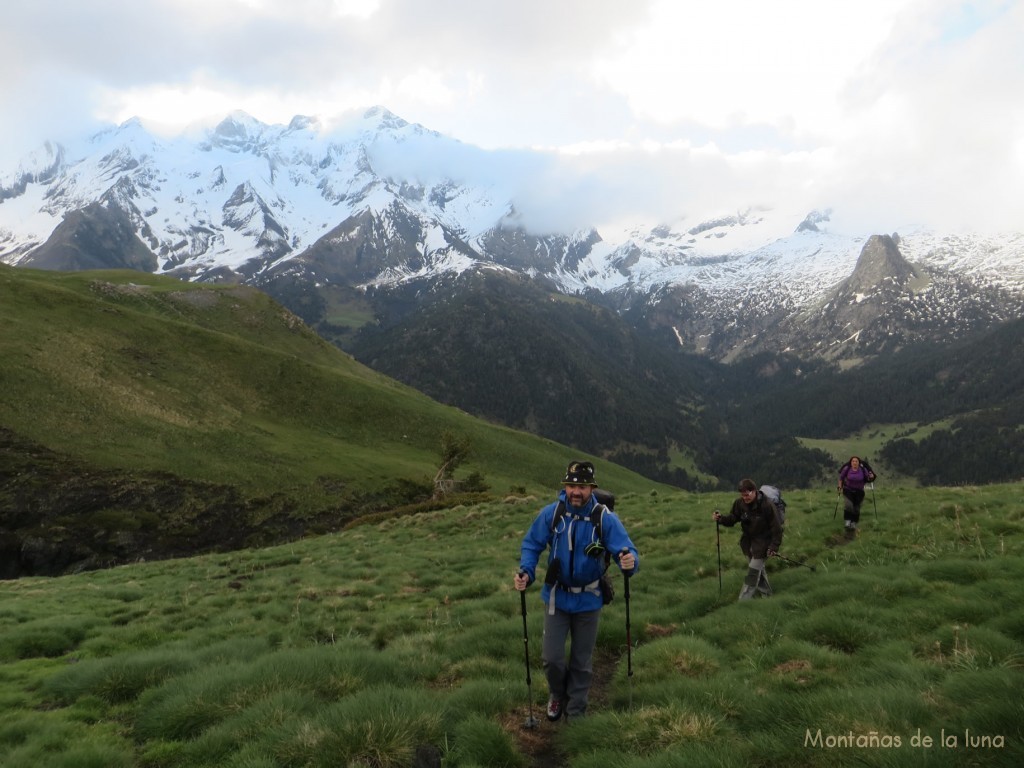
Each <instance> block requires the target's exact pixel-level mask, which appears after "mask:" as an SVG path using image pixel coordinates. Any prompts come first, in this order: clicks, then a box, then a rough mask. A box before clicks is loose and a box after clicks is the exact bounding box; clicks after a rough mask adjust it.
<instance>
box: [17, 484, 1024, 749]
mask: <svg viewBox="0 0 1024 768" xmlns="http://www.w3.org/2000/svg"><path fill="white" fill-rule="evenodd" d="M1022 490H1024V489H1022V488H1021V486H1020V485H1006V486H986V487H981V488H959V489H931V488H929V489H924V490H914V491H908V490H901V489H895V490H886V489H884V488H880V489H879V490H878V491H877V498H876V499H875V501H876V507H877V512H876V510H875V508H874V507H872V506H871V505H870V502H869V505H868V506H867V507H866V508H865V511H864V516H863V518H862V523H863V526H862V532H861V535H860V537H859V538H858V539H857V540H855V541H853V542H849V543H845V544H840V541H841V539H840V538H839V537H837V535H836V534H838V533H839V531H840V527H841V515H840V516H839V517H840V519H839V520H833V511H834V507H833V502H834V499H835V496H834V493H832V492H831V490H830V489H822V490H818V491H805V492H794V493H791V494H789V495H788V496H789V498H788V500H789V509H788V519H787V532H786V539H785V541H784V544H783V554H784V555H785V556H787V557H788V558H790V559H791V560H794V561H798V562H799V561H802V562H805V563H806V564H808V565H814V567H815V570H814V571H811V570H810V569H809V568H805V567H800V566H796V565H792V564H789V563H786V562H783V561H781V560H777V559H776V560H772V561H770V563H769V577H770V579H771V582H772V584H773V586H774V588H775V596H774V597H772V598H771V599H768V600H763V599H762V600H754V601H750V602H745V603H738V602H737V601H736V599H735V598H736V594H737V593H738V591H739V587H740V582H741V580H742V576H743V572H744V569H745V563H744V561H743V559H742V556H741V555H740V553H739V550H738V548H737V546H736V543H737V539H738V531H736V530H735V529H733V530H729V529H722V531H721V538H720V546H721V572H720V571H719V567H718V563H719V560H718V547H717V543H718V542H716V529H715V527H714V525H713V524H712V523H711V519H710V516H711V512H712V510H713V509H714V508H716V507H721V508H725V507H726V505H727V504H729V503H730V502H731V500H732V497H731V495H724V494H722V495H719V494H711V495H704V496H696V495H690V494H683V493H678V494H649V493H648V494H629V493H627V494H623V495H622V497H621V498H620V502H619V504H618V505H617V508H618V511H619V513H620V514H621V516H622V517H623V519H624V520H625V521H626V523H627V525H628V527H629V529H630V532H631V534H632V537H633V539H634V540H635V542H636V543H637V545H638V548H639V550H640V553H641V558H642V559H641V570H640V573H639V574H638V575H637V576H636V577H634V578H633V579H632V580H631V582H630V584H631V597H630V603H629V606H630V618H631V638H632V641H633V648H632V649H631V653H630V654H627V653H626V639H627V635H626V630H625V615H626V614H625V607H626V606H625V602H624V599H623V595H624V590H623V583H622V580H621V577H620V576H618V575H617V576H616V579H615V581H616V592H617V596H616V599H615V602H613V604H612V605H611V606H609V607H608V608H607V609H606V610H605V612H604V613H603V615H602V623H601V628H600V632H599V637H598V650H597V660H598V663H597V672H598V674H597V679H596V682H595V686H594V690H593V693H592V705H591V711H590V716H589V717H588V718H587V719H585V720H583V721H579V722H577V723H575V724H573V725H571V726H569V727H566V726H565V725H564V724H558V725H550V724H548V723H547V722H542V723H541V724H540V727H539V728H537V729H535V730H531V731H527V730H524V729H523V728H522V727H521V726H522V724H523V722H524V721H525V719H526V717H527V716H528V714H530V712H531V711H532V713H533V715H534V716H540V717H541V719H542V720H543V716H542V707H543V703H544V701H545V699H546V689H545V685H544V678H543V674H542V672H541V664H540V641H541V622H542V611H543V607H542V605H541V604H540V601H539V600H538V591H537V589H536V588H531V589H530V590H529V591H528V594H527V597H528V600H527V637H528V640H529V642H528V643H527V644H526V648H527V651H528V654H529V659H530V666H531V670H532V683H531V685H530V686H529V687H528V686H527V684H526V681H525V672H526V670H525V659H524V653H523V650H524V643H523V623H522V621H523V619H522V614H521V604H520V598H519V595H518V594H517V593H516V592H514V590H512V588H511V578H512V574H513V571H514V569H515V566H516V563H517V562H518V550H519V543H520V540H521V537H522V534H523V532H524V530H525V529H526V527H527V526H528V525H529V523H530V521H531V520H532V518H533V516H534V514H535V513H536V510H537V508H538V507H539V506H540V505H541V504H542V503H543V502H544V501H546V500H547V498H546V497H545V498H537V499H533V500H528V501H526V503H518V504H513V503H500V502H492V503H487V504H482V505H469V506H465V507H461V508H457V509H446V510H439V511H433V512H428V513H424V514H421V515H415V516H408V517H403V518H397V519H391V520H387V521H384V522H380V523H374V524H366V525H362V526H359V527H354V528H351V529H349V530H346V531H343V532H340V533H336V534H330V535H326V536H322V537H317V538H311V539H306V540H303V541H298V542H294V543H291V544H287V545H283V546H277V547H270V548H265V549H260V550H246V551H237V552H232V553H224V554H216V555H205V556H201V557H196V558H191V559H184V560H176V561H164V562H159V563H148V564H139V565H131V566H124V567H119V568H114V569H109V570H105V571H96V572H90V573H83V574H78V575H75V576H66V577H61V578H57V579H36V578H31V579H22V580H19V581H16V582H3V583H0V621H2V622H3V625H4V627H5V630H4V632H3V633H2V635H0V661H2V662H3V663H2V664H0V764H3V765H4V766H5V767H6V768H27V767H28V766H31V767H32V768H36V767H37V766H76V767H78V766H103V767H104V768H117V767H119V766H142V767H145V768H157V767H159V768H176V767H177V766H211V768H212V767H214V766H215V767H216V768H225V767H228V768H241V767H242V766H247V767H249V768H256V767H266V768H269V767H270V766H338V765H353V766H355V765H361V766H368V765H373V766H380V767H392V768H398V766H409V765H413V764H418V765H439V764H442V763H441V762H440V761H441V760H443V761H444V762H443V765H445V766H446V767H447V768H456V767H459V766H461V767H464V768H468V767H469V766H524V767H528V766H541V765H559V766H567V767H568V768H596V767H597V766H610V765H614V766H617V768H648V767H649V766H654V768H670V767H673V766H684V765H685V766H690V765H699V766H704V765H715V766H722V767H723V768H732V767H733V766H737V767H739V766H744V767H746V766H751V765H758V766H771V767H778V768H782V767H786V768H790V767H791V766H803V767H804V768H813V767H817V766H822V767H832V766H847V765H862V766H892V767H895V766H1006V767H1007V768H1009V767H1010V766H1018V765H1020V764H1021V761H1022V760H1024V740H1022V739H1024V731H1022V725H1021V724H1022V723H1024V704H1022V702H1021V699H1020V696H1019V695H1018V694H1019V690H1020V688H1021V686H1022V685H1024V587H1022V584H1024V557H1022V555H1024V536H1022V534H1024V502H1022V501H1021V499H1022V498H1024V494H1022V493H1021V491H1022ZM719 573H721V582H722V589H721V592H720V588H719ZM630 662H631V664H632V669H633V675H632V676H629V675H628V670H629V665H630ZM925 739H930V740H931V741H930V745H929V746H926V744H927V743H928V742H925V741H924V740H925ZM417 761H418V762H417Z"/></svg>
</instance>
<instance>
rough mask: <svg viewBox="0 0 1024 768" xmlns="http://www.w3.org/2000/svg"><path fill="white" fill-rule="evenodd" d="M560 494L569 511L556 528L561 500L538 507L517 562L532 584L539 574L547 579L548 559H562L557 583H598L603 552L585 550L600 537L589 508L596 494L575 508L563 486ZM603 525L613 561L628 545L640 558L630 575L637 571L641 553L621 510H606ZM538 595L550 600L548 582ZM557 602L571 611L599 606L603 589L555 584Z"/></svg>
mask: <svg viewBox="0 0 1024 768" xmlns="http://www.w3.org/2000/svg"><path fill="white" fill-rule="evenodd" d="M558 498H559V500H560V501H561V502H562V503H563V504H565V515H564V516H563V517H562V519H561V520H560V521H559V523H558V527H557V528H556V529H555V530H554V531H552V530H551V522H552V519H553V518H554V516H555V509H556V508H557V507H558V502H557V501H555V502H552V503H551V504H549V505H547V506H546V507H544V508H543V509H542V510H541V511H540V513H539V514H538V515H537V517H536V519H534V521H533V523H532V524H531V525H530V529H529V530H528V531H527V532H526V536H524V537H523V545H522V550H521V552H520V556H519V567H520V568H521V569H523V570H524V571H526V573H527V574H528V575H529V577H530V583H531V584H532V583H533V582H534V581H536V580H537V578H540V579H542V580H543V579H544V576H545V575H546V573H547V564H550V563H551V561H552V560H553V559H554V558H558V560H559V564H560V569H559V571H560V572H559V577H558V581H559V584H560V585H561V586H563V587H587V586H588V585H591V584H593V583H594V582H596V581H597V580H598V579H599V578H600V577H601V574H602V573H603V572H604V557H590V556H588V555H587V554H586V553H585V552H584V549H585V548H586V546H587V545H588V544H590V543H591V542H594V541H597V529H596V528H595V527H594V526H593V525H592V524H591V522H590V511H591V510H592V509H593V508H594V507H595V506H596V505H597V499H595V498H594V497H593V496H591V497H590V500H589V501H588V502H587V503H586V504H584V505H583V506H582V507H580V508H576V507H573V506H571V505H570V504H569V502H568V501H567V500H566V497H565V490H564V489H563V490H562V491H560V492H559V494H558ZM601 527H602V532H603V536H604V546H605V548H606V549H607V550H608V551H609V552H611V554H612V557H613V559H614V560H615V562H616V563H618V560H619V553H620V552H622V550H623V549H628V550H629V551H630V552H632V553H633V557H634V558H636V565H635V566H634V567H633V570H632V571H629V575H632V574H634V573H636V572H637V571H639V570H640V556H639V553H638V552H637V551H636V547H635V546H634V545H633V542H632V541H631V540H630V538H629V534H628V533H626V529H625V527H624V526H623V525H622V521H621V520H620V519H619V517H618V515H616V514H615V513H614V512H612V511H611V510H608V511H606V512H605V513H604V518H603V519H602V521H601ZM548 548H549V552H548V558H547V561H546V564H545V567H544V568H543V569H542V571H541V573H540V574H539V576H538V574H537V563H538V561H539V560H540V556H541V553H542V552H543V551H544V550H545V549H548ZM540 594H541V598H542V599H543V600H544V604H545V605H547V604H548V600H549V598H550V596H551V587H550V586H549V585H547V584H545V585H544V586H543V587H542V589H541V593H540ZM555 607H556V608H558V609H559V610H562V611H566V612H567V613H583V612H585V611H596V610H599V609H600V608H601V607H602V603H601V594H600V590H598V589H597V588H596V587H595V588H593V589H590V590H584V591H580V592H570V591H568V590H566V589H558V588H556V592H555Z"/></svg>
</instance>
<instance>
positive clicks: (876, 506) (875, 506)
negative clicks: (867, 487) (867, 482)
mask: <svg viewBox="0 0 1024 768" xmlns="http://www.w3.org/2000/svg"><path fill="white" fill-rule="evenodd" d="M871 506H872V507H873V508H874V510H875V519H876V520H877V519H878V505H877V504H875V484H874V483H871Z"/></svg>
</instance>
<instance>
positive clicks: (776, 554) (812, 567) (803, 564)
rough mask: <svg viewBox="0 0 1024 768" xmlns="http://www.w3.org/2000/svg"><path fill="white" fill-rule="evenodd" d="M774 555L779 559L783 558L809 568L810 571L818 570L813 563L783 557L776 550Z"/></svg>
mask: <svg viewBox="0 0 1024 768" xmlns="http://www.w3.org/2000/svg"><path fill="white" fill-rule="evenodd" d="M774 556H775V557H777V558H779V560H785V561H786V562H787V563H792V564H793V565H801V566H803V567H804V568H810V569H811V570H812V571H817V570H818V569H817V568H815V567H814V566H813V565H808V564H807V563H801V562H800V561H798V560H790V559H789V558H788V557H783V556H782V555H780V554H779V553H778V552H776V553H775V555H774Z"/></svg>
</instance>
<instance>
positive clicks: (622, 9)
mask: <svg viewBox="0 0 1024 768" xmlns="http://www.w3.org/2000/svg"><path fill="white" fill-rule="evenodd" d="M1022 5H1024V3H1022V2H1021V0H975V1H971V0H967V1H961V0H834V2H829V3H821V2H812V0H778V2H772V3H765V2H762V0H719V1H718V2H715V3H703V4H693V3H679V2H677V1H676V0H633V2H630V3H623V2H621V0H559V2H554V3H552V2H550V0H517V1H516V2H512V1H511V0H509V1H508V2H486V3H482V2H479V0H433V1H432V2H429V3H425V2H421V0H150V1H149V2H146V3H138V2H136V1H135V0H94V1H93V2H89V3H81V2H74V1H73V0H35V2H33V3H15V4H13V7H12V8H7V9H5V19H4V25H3V26H2V27H0V47H2V49H3V50H4V55H5V61H6V62H7V64H6V65H5V68H4V69H3V70H2V71H0V99H2V100H3V103H4V104H5V110H4V116H3V118H2V120H0V152H5V153H6V154H5V155H0V168H7V167H9V166H10V164H11V162H12V158H13V162H16V161H17V157H19V156H20V155H21V154H24V153H25V152H27V151H29V150H30V149H32V148H34V147H35V146H37V145H38V144H40V143H42V141H43V140H45V139H58V140H62V139H65V138H66V137H68V136H72V135H76V134H78V133H81V132H82V131H85V130H92V129H94V128H95V127H96V126H97V123H98V122H114V123H117V122H122V121H124V120H126V119H128V118H130V117H133V116H140V117H143V118H147V119H148V120H149V122H150V123H158V124H163V125H164V126H166V128H167V130H172V129H174V128H175V127H176V126H184V125H186V124H189V123H192V122H194V121H195V120H197V119H200V118H204V117H206V118H212V119H217V118H219V117H221V116H223V115H224V114H226V113H227V112H228V111H230V110H233V109H242V110H244V111H246V112H248V113H249V114H252V115H253V116H255V117H257V118H258V119H260V120H263V121H265V122H278V123H286V122H288V120H290V118H291V117H292V116H293V115H296V114H307V115H318V116H320V117H321V118H323V119H324V120H325V122H327V123H329V122H330V120H331V118H332V116H333V115H337V114H341V113H344V112H346V111H348V110H352V109H361V108H366V107H368V106H371V105H374V104H381V105H384V106H386V107H388V108H389V109H391V110H392V111H393V112H395V113H396V114H398V115H400V116H402V117H404V118H405V119H407V120H410V121H412V122H417V123H420V124H422V125H424V126H426V127H427V128H430V129H433V130H437V131H439V132H442V133H444V134H446V135H448V136H452V137H455V138H457V139H459V140H461V141H463V142H464V143H468V144H473V145H476V146H478V147H482V148H488V149H499V150H501V152H499V153H498V154H497V155H495V156H494V157H495V159H494V160H493V161H492V164H493V165H494V167H495V168H497V167H498V166H500V165H504V164H507V162H508V160H509V158H510V157H516V158H517V162H516V163H513V165H514V166H515V167H516V168H519V169H522V172H520V173H518V175H517V176H516V183H517V185H519V186H520V188H521V189H522V194H523V197H524V200H525V199H526V197H528V196H529V198H530V200H531V201H532V202H524V203H523V207H524V209H528V210H524V215H525V214H526V213H529V216H530V219H531V221H536V222H537V226H538V227H540V226H545V225H548V223H549V222H550V223H551V224H553V223H554V222H555V221H559V220H561V221H570V222H582V221H585V220H588V219H589V220H593V219H598V220H601V219H603V218H605V217H608V216H612V215H615V214H616V212H617V211H622V210H628V211H630V212H635V215H636V216H637V217H642V218H645V219H647V220H650V221H651V222H652V223H657V222H658V221H660V220H666V219H669V218H671V217H677V216H680V215H690V214H691V212H693V215H696V212H698V211H704V210H715V209H733V210H735V209H741V208H743V207H745V206H752V205H761V204H774V205H786V206H794V207H799V206H803V205H808V206H816V207H823V206H826V205H827V206H831V207H832V208H833V210H836V211H837V220H841V219H842V218H843V217H842V216H840V215H838V213H839V212H840V211H845V212H846V213H845V225H846V226H850V227H854V228H858V227H865V228H871V229H881V230H889V229H893V228H895V227H898V226H904V225H905V224H906V223H907V222H910V221H918V220H920V221H924V220H927V221H928V223H932V222H936V221H938V222H945V223H947V224H949V225H954V224H955V225H956V226H958V227H969V226H986V227H991V226H1006V222H1008V221H1009V222H1013V223H1015V224H1016V225H1017V226H1018V227H1019V228H1024V222H1021V220H1020V214H1019V213H1017V208H1019V205H1017V202H1016V201H1017V200H1019V199H1020V198H1021V193H1022V191H1024V189H1022V179H1024V167H1022V164H1024V115H1022V111H1024V104H1022V98H1021V96H1020V95H1019V94H1021V93H1024V61H1022V57H1024V53H1022V49H1024V46H1021V45H1020V42H1019V41H1020V40H1021V39H1024V18H1022V13H1024V10H1022ZM54 19H59V21H60V23H54V21H53V20H54ZM83 30H88V34H84V33H83ZM529 148H533V149H536V150H538V151H537V152H536V153H535V154H534V155H532V156H531V157H532V159H531V160H530V161H529V162H525V161H524V158H525V157H526V155H524V154H521V153H519V150H525V149H529ZM486 166H487V164H486V163H485V164H484V166H482V167H483V168H486Z"/></svg>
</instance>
